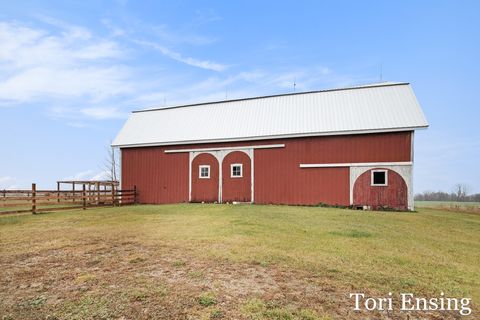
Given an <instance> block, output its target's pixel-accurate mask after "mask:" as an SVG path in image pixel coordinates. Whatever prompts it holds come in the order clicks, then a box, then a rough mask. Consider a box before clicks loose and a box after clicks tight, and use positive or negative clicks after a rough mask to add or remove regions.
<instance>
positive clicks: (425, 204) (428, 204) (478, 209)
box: [415, 201, 480, 213]
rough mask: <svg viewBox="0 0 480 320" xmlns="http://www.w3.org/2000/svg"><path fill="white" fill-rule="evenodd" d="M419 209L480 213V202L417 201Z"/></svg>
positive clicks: (416, 204)
mask: <svg viewBox="0 0 480 320" xmlns="http://www.w3.org/2000/svg"><path fill="white" fill-rule="evenodd" d="M415 206H416V207H418V208H434V209H442V210H450V211H456V212H459V211H462V212H472V213H480V202H459V201H415Z"/></svg>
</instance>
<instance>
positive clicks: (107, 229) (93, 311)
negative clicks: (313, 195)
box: [0, 205, 479, 319]
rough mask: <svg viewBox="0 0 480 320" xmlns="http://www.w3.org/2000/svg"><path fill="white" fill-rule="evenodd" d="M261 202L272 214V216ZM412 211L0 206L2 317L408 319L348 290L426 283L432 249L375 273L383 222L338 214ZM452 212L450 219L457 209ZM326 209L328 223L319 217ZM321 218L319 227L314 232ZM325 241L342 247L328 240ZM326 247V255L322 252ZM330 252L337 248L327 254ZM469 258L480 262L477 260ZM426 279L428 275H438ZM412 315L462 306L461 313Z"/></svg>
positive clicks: (416, 288)
mask: <svg viewBox="0 0 480 320" xmlns="http://www.w3.org/2000/svg"><path fill="white" fill-rule="evenodd" d="M268 212H271V213H273V214H271V215H270V216H268V214H269V213H268ZM426 214H428V213H426ZM265 215H267V216H265ZM412 215H413V214H403V213H401V214H399V215H397V214H396V213H388V214H381V213H366V214H364V213H358V212H355V211H349V210H340V209H326V208H301V207H268V206H267V207H255V206H252V207H249V206H248V207H234V206H209V205H179V206H137V207H130V208H127V207H126V208H104V209H92V210H87V211H86V212H82V211H72V212H62V213H54V214H45V215H38V216H22V217H2V218H0V235H1V237H0V268H1V270H2V273H1V278H0V289H1V291H0V315H1V316H0V319H359V318H372V319H373V318H388V319H406V317H407V314H406V313H400V312H398V311H396V312H395V313H393V314H387V313H356V312H353V311H352V301H351V299H349V297H348V293H350V292H352V291H359V290H361V291H363V292H367V293H370V294H375V295H378V296H381V295H384V294H385V291H384V290H383V289H382V288H385V287H387V288H388V287H395V288H401V286H404V287H405V288H406V289H407V288H409V289H410V290H412V291H417V292H420V293H422V292H428V290H429V289H428V287H425V284H423V282H422V281H423V280H422V279H421V277H422V276H423V277H427V278H428V277H431V276H433V275H435V274H436V273H435V272H434V271H433V270H432V273H428V272H427V270H428V269H426V267H427V266H428V265H429V264H430V263H431V261H428V259H429V257H428V256H422V259H424V260H425V259H427V260H426V261H425V263H426V266H425V270H423V269H422V268H423V267H424V266H422V265H421V264H418V268H420V269H419V270H413V271H414V273H415V272H418V271H421V272H420V273H419V276H418V278H412V277H414V276H409V277H410V278H409V279H411V280H410V282H409V283H403V282H402V281H403V280H402V279H406V278H405V276H402V277H400V278H397V277H396V275H394V274H391V275H390V276H388V274H386V275H377V276H376V277H375V273H379V272H380V270H381V269H390V268H392V265H391V264H390V263H389V262H388V261H386V262H382V260H381V259H380V258H379V257H380V256H374V254H373V253H368V249H366V247H365V246H373V247H379V246H381V245H382V242H384V241H383V240H380V241H379V240H376V238H379V236H378V234H379V232H380V230H379V229H378V228H379V226H378V224H374V226H373V227H372V228H369V227H365V225H363V227H362V228H365V230H364V231H358V230H357V231H355V232H353V231H352V230H351V226H348V225H347V226H345V227H344V229H341V228H340V227H339V226H340V225H343V224H345V221H347V220H348V219H360V220H361V221H362V222H361V223H360V224H359V225H357V228H361V225H362V224H365V223H368V221H369V220H370V219H371V218H372V217H375V216H376V217H377V218H378V220H383V219H387V220H388V219H390V220H391V221H392V222H391V223H392V224H397V225H401V223H400V222H399V221H403V222H405V221H404V220H405V219H407V220H409V219H412V218H411V217H413V218H414V219H415V216H412ZM417 215H418V214H417ZM434 216H435V214H434V215H433V217H434ZM276 217H277V218H276ZM442 217H443V216H442V215H440V216H439V219H440V220H441V219H444V218H442ZM423 218H424V217H423ZM431 218H432V217H431ZM264 219H266V220H264ZM269 219H270V220H269ZM275 219H277V220H275ZM296 219H303V220H305V225H303V224H302V222H300V224H302V227H301V228H300V229H298V228H299V225H298V223H296V222H295V221H296ZM345 219H347V220H345ZM387 220H386V221H387ZM447 220H448V223H453V224H455V223H457V222H455V218H454V217H452V216H449V217H448V218H447ZM312 221H318V226H312ZM328 221H330V222H329V223H330V225H329V226H325V224H326V223H327V222H328ZM422 221H423V220H422ZM452 221H453V222H452ZM475 221H476V222H475V223H478V221H477V220H475ZM407 222H408V221H407ZM356 223H359V222H358V221H357V222H356ZM387 223H388V221H387ZM306 225H310V227H311V228H310V229H309V228H308V227H307V226H306ZM412 225H413V224H412ZM462 225H463V224H462V223H460V224H458V225H457V227H461V226H462ZM317 228H320V229H321V230H322V231H321V232H320V231H318V234H317V233H315V232H316V231H315V232H314V230H317ZM475 228H477V226H475ZM297 229H298V230H297ZM261 230H262V231H261ZM426 230H428V229H427V228H426ZM263 231H265V232H263ZM470 231H471V232H475V231H474V230H470ZM298 232H299V233H301V234H302V235H303V236H302V235H300V234H298V235H297V233H298ZM312 232H313V234H312ZM386 232H387V233H388V234H390V230H387V231H386ZM469 234H470V233H469ZM477 236H478V234H477ZM423 237H426V235H423ZM427 238H428V236H427ZM268 239H270V240H268ZM330 239H331V240H332V242H331V243H330ZM342 239H345V240H342ZM392 240H395V239H392ZM292 241H293V243H292ZM312 241H319V242H318V243H319V244H323V247H322V246H321V245H320V246H319V245H317V243H313V242H312ZM465 241H466V240H465ZM468 241H470V244H469V245H468V246H470V247H471V248H472V249H474V248H476V247H478V242H479V239H478V237H477V238H469V240H468ZM310 242H312V243H310ZM347 245H348V247H345V246H347ZM419 245H422V246H427V247H428V246H430V245H431V244H430V242H429V241H424V243H422V244H420V243H419ZM332 246H337V248H336V250H337V251H335V250H333V251H330V250H332ZM434 247H435V245H434V246H433V247H432V248H434ZM457 247H458V244H457ZM346 248H352V249H350V250H355V248H357V249H359V250H362V252H359V253H358V254H359V255H360V256H363V257H364V259H366V260H369V259H371V258H372V257H370V258H369V257H367V255H369V254H371V255H372V256H373V260H375V261H376V263H377V264H379V265H377V266H373V265H372V267H371V268H373V269H375V270H373V272H372V273H368V272H366V271H365V272H363V271H362V274H363V276H362V275H360V276H359V274H355V273H354V270H353V269H349V268H355V265H354V264H352V265H350V264H349V263H348V261H344V262H342V261H341V260H342V259H343V258H342V256H343V257H350V259H352V260H353V261H354V262H355V263H356V261H357V260H356V258H355V255H351V256H349V255H346V254H345V250H347V249H346ZM432 248H430V247H429V248H428V250H430V249H432ZM447 249H448V248H447ZM364 250H367V251H364ZM438 250H440V249H438ZM448 250H449V249H448ZM459 250H463V249H459ZM439 252H440V253H441V254H442V255H443V254H444V252H443V251H441V250H440V251H439ZM445 252H446V251H445ZM326 254H328V255H331V257H330V258H328V257H322V256H323V255H326ZM366 254H367V255H366ZM417 254H418V253H417ZM476 255H477V256H476V257H478V252H477V253H476ZM319 257H320V258H319ZM328 259H338V260H335V261H334V262H333V264H328ZM389 259H390V258H389ZM396 259H398V261H397V262H398V263H397V265H398V264H400V263H401V264H400V265H398V267H397V268H398V269H397V270H401V269H402V268H408V266H409V265H408V263H407V262H406V261H403V260H402V259H401V258H396ZM443 259H445V257H444V258H443ZM475 259H477V258H475ZM383 263H384V265H382V264H383ZM415 263H418V262H417V261H416V262H415ZM444 263H447V261H445V262H444ZM332 265H333V266H336V267H332ZM452 265H453V264H452ZM468 266H469V267H468V268H470V269H471V270H478V265H477V266H471V265H468ZM444 267H445V266H442V268H441V269H442V270H444ZM358 268H359V269H360V270H363V269H364V268H365V267H364V266H360V265H359V266H358ZM430 268H435V266H430ZM462 268H463V269H465V270H467V268H466V267H462ZM392 270H393V269H392ZM459 270H460V269H459ZM411 271H412V270H411ZM442 272H443V271H442ZM457 272H459V271H458V270H452V274H451V277H452V279H450V280H445V281H447V282H445V285H446V286H452V287H448V288H447V287H446V288H445V289H446V291H449V290H450V292H456V293H459V292H469V290H470V289H469V287H468V285H470V284H471V283H472V279H470V278H468V277H470V275H468V274H467V273H465V274H462V275H461V278H459V279H463V280H462V281H464V283H465V286H462V284H461V282H455V281H454V279H456V278H458V277H459V275H458V274H457ZM350 273H352V274H350ZM438 276H439V277H443V276H444V275H443V274H442V273H438ZM362 277H363V278H364V279H362ZM407 278H408V277H407ZM398 279H400V280H398ZM477 280H478V279H477ZM396 281H400V282H399V283H397V282H396ZM428 281H430V282H433V286H434V287H436V286H441V285H442V284H441V283H442V282H435V281H436V280H434V279H433V280H432V279H430V280H428ZM448 281H451V283H450V284H447V283H448ZM459 281H460V280H459ZM382 282H383V283H382ZM420 284H421V285H420ZM467 284H468V285H467ZM399 286H400V287H399ZM454 286H455V287H454ZM456 286H458V287H456ZM455 288H456V289H455ZM399 290H400V289H399ZM422 290H427V291H422ZM470 294H471V295H474V296H476V295H478V292H470ZM411 316H413V317H420V316H421V317H423V318H431V319H443V318H458V314H456V313H443V314H442V313H423V314H419V313H417V314H415V313H412V314H411ZM2 317H3V318H2Z"/></svg>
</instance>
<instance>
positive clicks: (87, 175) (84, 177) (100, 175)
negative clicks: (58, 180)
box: [64, 170, 110, 181]
mask: <svg viewBox="0 0 480 320" xmlns="http://www.w3.org/2000/svg"><path fill="white" fill-rule="evenodd" d="M108 179H110V178H109V173H108V171H106V170H102V171H94V170H85V171H81V172H78V173H76V174H74V175H72V176H69V177H66V178H64V180H79V181H91V180H108Z"/></svg>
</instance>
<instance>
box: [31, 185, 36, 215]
mask: <svg viewBox="0 0 480 320" xmlns="http://www.w3.org/2000/svg"><path fill="white" fill-rule="evenodd" d="M36 196H37V185H36V184H35V183H32V214H37V200H36V199H35V198H36Z"/></svg>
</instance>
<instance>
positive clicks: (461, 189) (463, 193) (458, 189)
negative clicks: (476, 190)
mask: <svg viewBox="0 0 480 320" xmlns="http://www.w3.org/2000/svg"><path fill="white" fill-rule="evenodd" d="M468 191H469V188H468V186H467V185H466V184H464V183H457V184H456V185H455V186H454V187H453V193H454V194H455V196H456V200H457V201H465V199H466V197H467V195H468Z"/></svg>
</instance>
